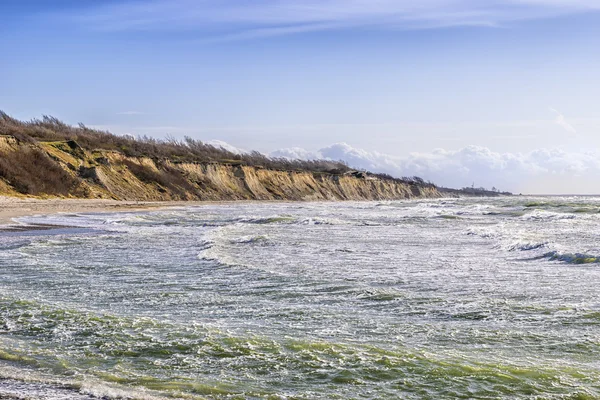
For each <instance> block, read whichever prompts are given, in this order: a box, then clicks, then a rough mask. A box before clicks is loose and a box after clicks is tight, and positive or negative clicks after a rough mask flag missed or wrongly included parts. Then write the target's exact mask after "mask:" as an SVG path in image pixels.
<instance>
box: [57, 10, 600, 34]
mask: <svg viewBox="0 0 600 400" xmlns="http://www.w3.org/2000/svg"><path fill="white" fill-rule="evenodd" d="M598 9H600V4H599V2H598V1H597V0H569V1H567V0H487V1H481V0H420V1H414V0H255V1H242V0H203V1H196V0H148V1H139V0H138V1H131V0H130V1H125V2H118V3H110V4H108V5H107V4H104V5H101V6H95V7H92V8H86V9H84V11H78V12H77V13H75V14H71V15H68V16H67V17H68V18H69V19H71V20H72V21H75V22H77V23H79V24H81V25H84V26H85V27H89V28H92V29H100V30H110V31H123V30H142V31H147V30H193V31H199V32H202V33H203V34H204V36H203V37H204V38H214V39H219V38H224V39H225V40H236V39H246V38H255V37H264V36H274V35H286V34H292V33H302V32H310V31H319V30H333V29H343V28H351V27H365V26H371V27H377V28H397V29H424V28H425V29H426V28H436V27H451V26H502V25H505V24H507V23H511V22H514V21H519V20H524V19H537V18H547V17H554V16H559V15H565V14H571V13H579V12H586V11H590V10H598Z"/></svg>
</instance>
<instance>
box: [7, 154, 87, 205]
mask: <svg viewBox="0 0 600 400" xmlns="http://www.w3.org/2000/svg"><path fill="white" fill-rule="evenodd" d="M0 178H3V179H4V180H5V181H6V182H8V184H10V185H11V186H12V187H13V188H14V190H16V191H17V192H19V193H22V194H28V195H40V194H49V195H56V196H66V195H68V194H70V193H72V192H73V191H74V190H75V189H76V188H77V186H78V185H79V181H78V180H77V179H76V178H74V177H73V176H71V175H69V174H68V173H67V172H66V171H65V170H63V169H62V168H61V167H60V165H59V164H57V163H55V162H54V161H52V160H51V159H50V158H49V157H48V156H47V155H46V153H44V152H43V151H42V150H40V149H38V148H36V147H28V146H26V147H24V148H23V150H22V151H18V152H7V153H3V154H0Z"/></svg>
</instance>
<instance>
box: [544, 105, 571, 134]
mask: <svg viewBox="0 0 600 400" xmlns="http://www.w3.org/2000/svg"><path fill="white" fill-rule="evenodd" d="M550 111H552V112H553V113H555V114H556V118H555V119H554V123H555V124H556V125H558V126H560V127H562V128H563V129H564V130H565V131H567V132H570V133H577V130H576V129H575V128H574V127H573V125H571V124H570V123H569V122H567V119H566V118H565V116H564V115H563V114H562V113H561V112H560V111H558V110H556V109H554V108H552V107H550Z"/></svg>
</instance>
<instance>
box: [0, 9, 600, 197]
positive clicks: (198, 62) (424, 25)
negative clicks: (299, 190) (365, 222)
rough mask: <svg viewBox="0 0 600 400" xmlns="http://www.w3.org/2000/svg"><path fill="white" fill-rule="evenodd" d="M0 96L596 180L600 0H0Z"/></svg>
mask: <svg viewBox="0 0 600 400" xmlns="http://www.w3.org/2000/svg"><path fill="white" fill-rule="evenodd" d="M0 15H2V21H3V22H2V24H0V48H1V49H2V55H1V56H0V110H3V111H5V112H7V113H8V114H10V115H12V116H14V117H16V118H20V119H25V120H29V119H32V118H36V117H40V116H42V115H52V116H55V117H58V118H60V119H63V120H64V121H66V122H69V123H72V124H76V123H79V122H83V123H85V124H86V125H88V126H93V127H97V128H100V129H106V130H110V131H112V132H114V133H117V134H133V135H150V136H155V137H158V138H164V137H166V136H167V135H169V136H174V137H176V138H183V137H184V136H191V137H193V138H196V139H200V140H204V141H207V142H211V141H215V140H218V141H220V142H215V143H224V144H223V145H224V146H234V147H235V148H239V149H245V150H258V151H261V152H264V153H266V154H270V155H273V156H285V157H301V158H315V157H326V158H333V159H343V160H345V161H347V162H348V163H349V164H350V165H351V166H354V167H356V168H365V169H370V170H374V171H377V172H386V173H390V174H392V175H395V176H409V175H420V176H422V177H423V178H425V179H428V180H432V181H434V182H436V183H438V184H441V185H445V186H452V187H463V186H471V185H472V184H475V186H477V187H479V186H482V187H487V188H491V187H496V188H499V189H501V190H510V191H513V192H522V193H555V194H560V193H586V194H592V193H600V179H596V178H598V177H599V176H600V149H599V148H600V135H599V133H600V110H599V108H598V104H600V70H599V69H598V65H600V51H599V50H598V38H599V37H600V0H570V1H567V0H421V1H418V2H417V1H413V0H253V1H247V0H146V1H142V0H135V1H133V0H123V1H116V0H54V1H46V0H14V1H11V0H3V1H1V2H0Z"/></svg>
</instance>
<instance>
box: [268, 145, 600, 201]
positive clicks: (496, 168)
mask: <svg viewBox="0 0 600 400" xmlns="http://www.w3.org/2000/svg"><path fill="white" fill-rule="evenodd" d="M270 156H272V157H286V158H298V159H305V160H310V159H318V158H326V159H331V160H343V161H345V162H347V163H348V165H349V166H351V167H353V168H359V169H366V170H368V171H372V172H383V173H387V174H390V175H392V176H396V177H402V176H414V175H417V176H420V177H422V178H424V179H426V180H431V181H432V182H434V183H436V184H438V185H441V186H446V187H453V188H461V187H465V186H471V185H472V184H473V183H474V184H475V186H476V187H485V188H487V189H491V188H492V187H496V188H498V189H500V190H508V191H512V192H515V193H520V192H522V193H532V194H547V193H552V192H556V189H550V188H557V187H560V188H561V189H560V193H555V194H570V193H580V194H597V193H600V184H599V183H598V182H597V177H598V176H599V175H600V154H599V153H598V152H579V153H577V152H566V151H562V150H558V149H538V150H534V151H531V152H528V153H497V152H494V151H491V150H490V149H488V148H486V147H480V146H467V147H464V148H462V149H458V150H444V149H435V150H433V151H431V152H428V153H412V154H410V155H409V156H408V157H395V156H391V155H389V154H384V153H379V152H375V151H366V150H363V149H357V148H354V147H352V146H350V145H349V144H347V143H336V144H333V145H331V146H328V147H325V148H322V149H320V150H318V151H316V152H310V151H307V150H305V149H302V148H288V149H281V150H277V151H274V152H272V153H271V154H270ZM553 194H554V193H553Z"/></svg>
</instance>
